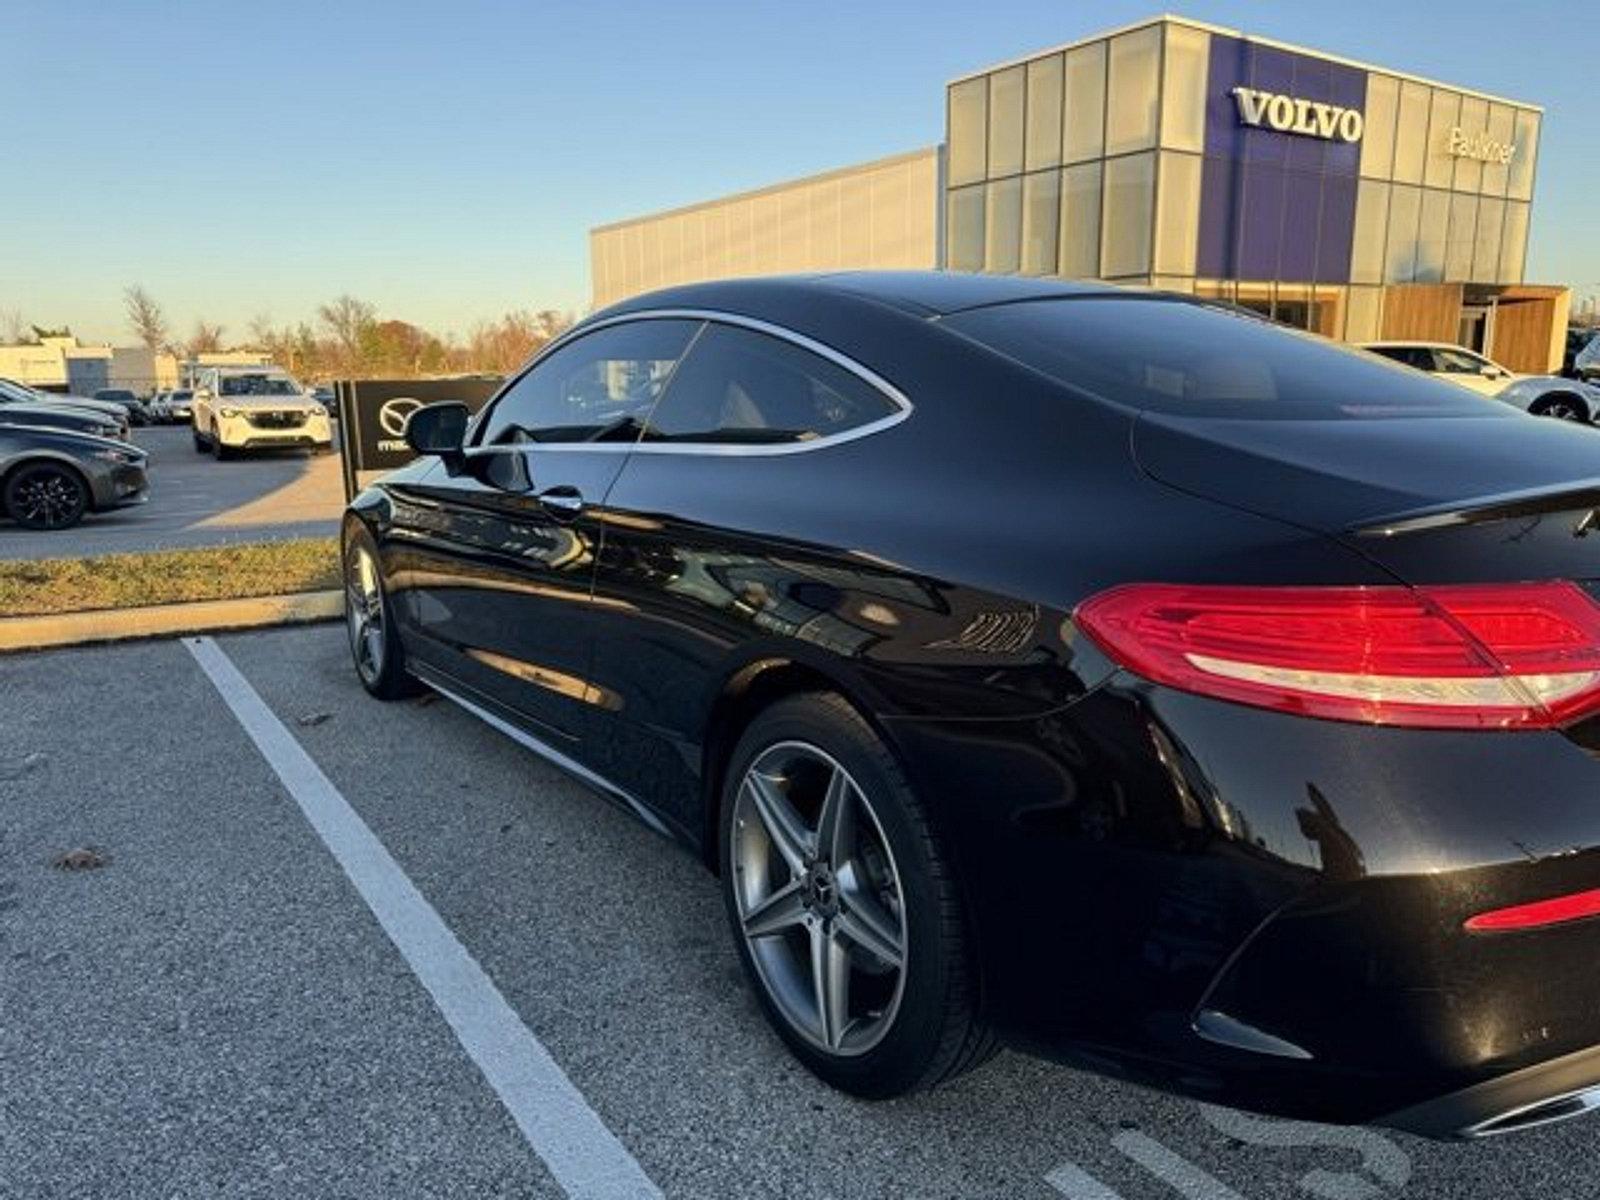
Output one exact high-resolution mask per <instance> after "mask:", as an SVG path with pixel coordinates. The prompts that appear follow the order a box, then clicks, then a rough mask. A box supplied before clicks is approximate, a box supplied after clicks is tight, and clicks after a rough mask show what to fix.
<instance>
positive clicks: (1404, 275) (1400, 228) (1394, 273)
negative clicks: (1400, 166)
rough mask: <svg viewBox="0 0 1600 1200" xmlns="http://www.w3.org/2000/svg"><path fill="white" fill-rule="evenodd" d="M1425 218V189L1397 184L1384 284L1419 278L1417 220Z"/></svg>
mask: <svg viewBox="0 0 1600 1200" xmlns="http://www.w3.org/2000/svg"><path fill="white" fill-rule="evenodd" d="M1421 216H1422V189H1421V188H1414V187H1405V186H1403V185H1401V184H1398V183H1397V184H1395V185H1394V187H1392V188H1391V189H1390V192H1389V234H1388V238H1387V239H1386V241H1385V250H1384V253H1383V281H1384V282H1385V283H1410V282H1411V281H1412V280H1413V279H1415V278H1416V269H1417V221H1418V220H1419V219H1420V218H1421Z"/></svg>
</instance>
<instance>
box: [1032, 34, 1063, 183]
mask: <svg viewBox="0 0 1600 1200" xmlns="http://www.w3.org/2000/svg"><path fill="white" fill-rule="evenodd" d="M1062 72H1063V60H1062V56H1061V55H1059V54H1052V55H1051V56H1050V57H1049V58H1037V59H1034V61H1033V62H1031V63H1029V64H1028V121H1027V136H1028V145H1027V153H1026V155H1025V156H1024V157H1025V165H1026V166H1027V168H1028V170H1030V171H1037V170H1038V169H1039V168H1040V167H1053V166H1055V165H1056V164H1057V163H1058V162H1060V161H1061V77H1062Z"/></svg>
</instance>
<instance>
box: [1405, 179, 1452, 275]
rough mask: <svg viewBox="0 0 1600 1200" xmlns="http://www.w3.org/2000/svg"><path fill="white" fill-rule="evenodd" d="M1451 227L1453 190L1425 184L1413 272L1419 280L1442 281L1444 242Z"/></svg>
mask: <svg viewBox="0 0 1600 1200" xmlns="http://www.w3.org/2000/svg"><path fill="white" fill-rule="evenodd" d="M1449 227H1450V193H1449V192H1441V191H1437V190H1435V189H1434V188H1423V189H1422V215H1421V224H1420V226H1419V227H1418V230H1417V265H1416V268H1415V270H1414V271H1413V274H1412V278H1413V279H1415V280H1416V281H1417V282H1418V283H1439V282H1441V281H1442V280H1443V279H1444V243H1445V235H1446V234H1447V233H1448V232H1449Z"/></svg>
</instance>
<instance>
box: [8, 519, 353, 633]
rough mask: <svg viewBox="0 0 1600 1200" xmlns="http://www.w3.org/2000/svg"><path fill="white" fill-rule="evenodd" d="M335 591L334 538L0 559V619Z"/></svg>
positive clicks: (336, 558)
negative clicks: (127, 552) (2, 560)
mask: <svg viewBox="0 0 1600 1200" xmlns="http://www.w3.org/2000/svg"><path fill="white" fill-rule="evenodd" d="M339 586H341V585H340V580H339V544H338V541H337V540H336V539H334V538H297V539H294V540H292V541H284V542H248V543H239V544H235V545H227V546H202V547H197V548H194V549H187V550H156V551H151V552H149V553H144V554H99V555H94V556H92V557H89V558H41V559H34V560H12V561H10V562H0V616H7V617H26V616H47V615H51V614H54V613H69V612H87V611H91V610H94V609H106V608H139V607H143V606H145V605H148V604H178V603H181V602H183V601H187V600H235V599H240V598H243V597H247V596H284V595H290V594H292V593H295V592H318V591H323V590H325V589H328V588H337V587H339Z"/></svg>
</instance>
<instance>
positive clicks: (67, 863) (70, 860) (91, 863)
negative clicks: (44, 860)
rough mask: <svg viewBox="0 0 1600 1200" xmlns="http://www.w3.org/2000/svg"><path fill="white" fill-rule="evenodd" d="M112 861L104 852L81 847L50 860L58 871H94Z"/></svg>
mask: <svg viewBox="0 0 1600 1200" xmlns="http://www.w3.org/2000/svg"><path fill="white" fill-rule="evenodd" d="M110 861H111V856H110V855H109V854H107V853H105V852H104V851H103V850H96V849H95V848H94V847H93V846H79V847H78V848H77V849H76V850H65V851H63V852H62V853H60V854H58V855H56V856H55V857H54V858H52V859H51V860H50V865H51V866H52V867H54V868H55V869H56V870H58V871H93V870H95V869H96V868H98V867H103V866H105V865H106V864H107V863H108V862H110Z"/></svg>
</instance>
